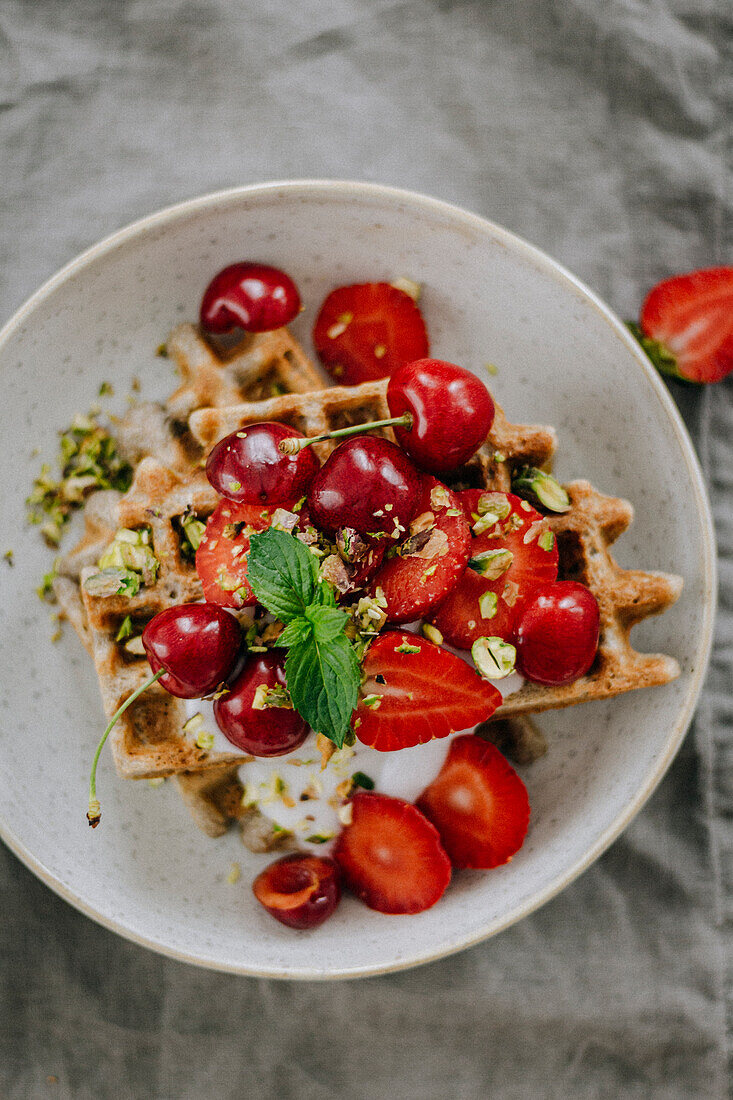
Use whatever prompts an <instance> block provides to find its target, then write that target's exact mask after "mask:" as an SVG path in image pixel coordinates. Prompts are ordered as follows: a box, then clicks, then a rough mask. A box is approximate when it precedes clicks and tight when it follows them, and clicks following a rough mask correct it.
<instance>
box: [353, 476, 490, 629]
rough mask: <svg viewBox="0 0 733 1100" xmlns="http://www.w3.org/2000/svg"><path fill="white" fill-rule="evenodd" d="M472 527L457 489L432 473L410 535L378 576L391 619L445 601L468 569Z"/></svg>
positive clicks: (404, 619) (374, 585) (405, 619)
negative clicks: (453, 490) (455, 491)
mask: <svg viewBox="0 0 733 1100" xmlns="http://www.w3.org/2000/svg"><path fill="white" fill-rule="evenodd" d="M470 547H471V529H470V527H469V525H468V522H467V521H466V518H465V515H464V513H463V510H462V508H461V503H460V501H459V499H458V497H457V495H456V494H455V493H452V492H451V491H450V489H446V487H445V485H441V483H440V482H439V481H437V480H436V479H435V478H434V477H429V476H426V477H425V478H424V479H423V489H422V496H421V499H420V503H419V504H418V506H417V512H416V513H415V518H414V520H413V521H412V523H411V524H410V532H409V534H408V536H407V538H406V539H405V540H404V541H403V542H402V543H401V544H400V545H399V546H396V547H394V548H393V549H392V550H391V551H390V550H388V551H387V553H388V554H389V553H390V552H391V553H392V555H393V556H392V557H389V558H388V560H387V561H385V562H384V563H383V565H382V566H381V568H380V569H379V571H378V572H377V573H376V574H375V575H374V577H373V579H372V582H371V585H370V592H371V593H372V594H374V593H376V591H377V589H378V588H381V589H382V592H383V593H384V597H385V599H386V601H387V608H386V611H387V619H388V620H389V622H391V623H410V622H412V621H413V620H414V619H420V618H422V616H423V615H425V614H426V612H428V611H429V610H430V608H431V607H435V606H436V604H438V603H440V601H441V600H443V599H445V597H446V596H447V595H448V593H449V592H450V591H451V589H452V588H454V587H455V585H456V584H457V583H458V580H459V578H460V576H461V574H462V573H463V571H464V569H465V568H466V563H467V562H468V557H469V550H470Z"/></svg>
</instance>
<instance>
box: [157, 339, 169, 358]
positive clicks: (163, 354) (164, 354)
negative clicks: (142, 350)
mask: <svg viewBox="0 0 733 1100" xmlns="http://www.w3.org/2000/svg"><path fill="white" fill-rule="evenodd" d="M155 354H156V355H157V356H158V358H159V359H167V358H168V347H167V345H166V344H165V343H163V344H158V346H157V348H156V349H155Z"/></svg>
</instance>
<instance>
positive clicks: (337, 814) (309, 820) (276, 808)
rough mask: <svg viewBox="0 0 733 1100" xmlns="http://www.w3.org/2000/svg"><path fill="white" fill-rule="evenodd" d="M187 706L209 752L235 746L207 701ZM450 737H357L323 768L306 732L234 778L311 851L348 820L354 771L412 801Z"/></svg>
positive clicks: (516, 683) (508, 685) (509, 681)
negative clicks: (407, 741) (385, 747)
mask: <svg viewBox="0 0 733 1100" xmlns="http://www.w3.org/2000/svg"><path fill="white" fill-rule="evenodd" d="M523 683H524V680H523V679H522V677H521V676H520V675H519V674H518V673H513V674H512V675H511V676H507V677H506V678H505V679H503V680H499V681H497V682H496V684H495V686H496V687H497V688H498V689H499V691H500V692H501V694H502V696H503V697H504V698H506V697H507V696H508V695H512V694H513V693H514V692H515V691H518V690H519V688H520V687H521V686H522V684H523ZM186 706H187V710H188V714H189V716H190V715H194V714H201V716H202V718H203V723H202V724H201V725H200V726H199V728H198V729H197V730H196V735H197V736H200V735H201V733H202V732H205V733H207V734H211V735H212V737H213V744H212V746H211V750H210V751H211V752H214V753H216V752H227V753H231V752H232V751H233V750H234V746H233V745H232V744H231V742H230V741H228V740H227V739H226V737H225V736H224V734H223V733H222V732H221V731H220V730H219V728H218V726H217V724H216V721H215V719H214V708H213V704H212V703H210V702H206V701H205V700H195V699H194V700H191V701H189V702H188V703H187V704H186ZM461 732H464V733H466V732H470V730H464V731H461ZM455 736H457V733H456V734H450V735H449V736H448V737H442V738H439V739H436V740H433V741H429V742H428V743H427V744H425V745H415V746H414V747H413V748H409V749H400V750H399V751H397V752H377V750H376V749H370V748H368V747H367V746H366V745H362V744H361V743H360V742H359V741H357V742H356V743H355V745H354V746H353V747H352V748H344V749H341V750H337V751H336V752H335V753H334V754H333V756H332V757H331V759H330V760H329V761H328V764H327V765H326V767H325V768H324V769H322V768H321V755H320V753H319V752H318V749H317V748H316V737H315V734H313V733H311V734H309V735H308V738H307V739H306V740H305V741H304V742H303V744H302V745H301V746H300V747H299V748H297V749H295V750H294V751H293V752H290V753H287V754H285V755H284V756H275V757H267V758H265V757H259V758H258V759H256V760H253V761H248V762H247V763H244V764H242V766H241V767H240V769H239V778H240V782H241V783H242V787H243V788H244V792H245V793H244V798H245V800H248V801H251V802H252V803H253V804H256V806H257V808H258V810H259V811H260V812H261V813H262V814H263V815H264V816H265V817H268V818H270V820H271V821H274V822H275V823H276V824H277V825H278V826H279V827H280V828H281V829H287V830H288V831H289V832H292V833H293V834H294V836H295V837H296V838H297V840H298V844H299V846H301V847H303V848H304V849H306V850H311V851H312V850H314V848H315V847H316V846H317V845H318V846H319V847H320V846H322V845H323V844H324V840H326V839H329V840H330V839H331V838H333V837H335V836H336V835H337V834H338V832H339V830H340V829H341V828H342V826H343V824H345V823H346V822H347V820H348V809H347V808H346V807H345V805H344V804H345V801H346V795H347V787H348V780H350V779H351V777H352V776H353V775H354V773H355V772H362V773H363V774H364V775H366V776H368V777H369V778H370V779H372V780H373V781H374V787H375V790H377V791H380V792H381V793H382V794H388V795H391V796H392V797H394V798H404V799H405V800H406V801H407V802H414V801H415V800H416V799H417V798H418V797H419V796H420V794H422V792H423V791H424V790H425V788H426V787H427V786H428V784H429V783H431V782H432V780H433V779H434V778H435V777H436V775H437V774H438V772H439V771H440V769H441V767H442V766H443V763H444V761H445V758H446V756H447V754H448V746H449V745H450V742H451V740H452V738H453V737H455ZM311 837H313V838H317V839H313V840H310V839H309V838H311Z"/></svg>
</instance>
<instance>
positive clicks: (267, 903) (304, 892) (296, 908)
mask: <svg viewBox="0 0 733 1100" xmlns="http://www.w3.org/2000/svg"><path fill="white" fill-rule="evenodd" d="M252 891H253V893H254V896H255V897H256V898H257V900H258V902H259V903H260V905H261V906H262V907H263V908H264V909H266V910H267V912H268V913H269V914H270V916H272V917H274V918H275V920H279V921H280V923H281V924H286V925H287V926H288V928H298V929H306V928H317V927H318V925H319V924H323V922H324V921H326V920H328V918H329V917H330V916H331V914H332V913H333V912H334V910H335V908H336V906H337V905H338V903H339V900H340V898H341V884H340V874H339V868H338V864H337V863H335V862H334V861H333V860H332V859H324V858H322V857H321V856H310V855H306V854H304V853H299V854H296V855H291V856H284V857H283V858H282V859H278V860H276V861H275V862H274V863H271V864H270V865H269V866H268V867H265V869H264V871H261V872H260V873H259V875H258V876H257V878H256V879H255V880H254V882H253V883H252Z"/></svg>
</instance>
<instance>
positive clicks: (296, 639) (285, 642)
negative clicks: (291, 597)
mask: <svg viewBox="0 0 733 1100" xmlns="http://www.w3.org/2000/svg"><path fill="white" fill-rule="evenodd" d="M312 633H313V623H312V622H311V621H310V620H309V619H306V618H305V617H304V616H300V617H298V618H297V619H292V620H291V621H290V622H289V623H288V625H287V626H286V627H285V629H284V630H283V632H282V634H280V636H279V637H278V639H277V641H276V643H275V644H276V645H278V646H282V647H283V648H284V649H289V648H290V646H291V645H298V644H299V643H300V642H305V641H307V639H308V638H310V636H311V634H312Z"/></svg>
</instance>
